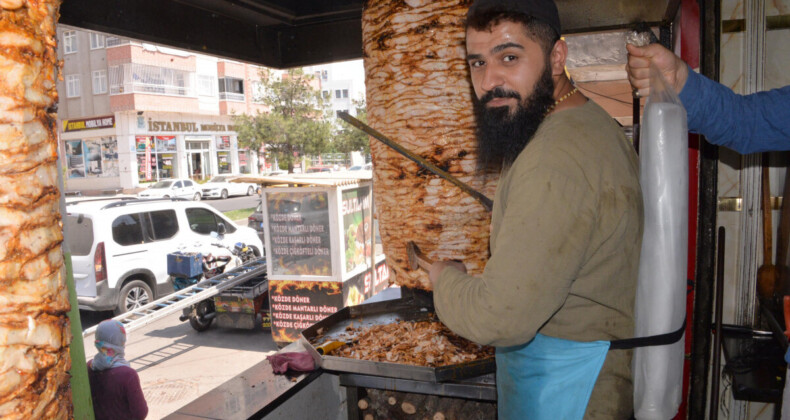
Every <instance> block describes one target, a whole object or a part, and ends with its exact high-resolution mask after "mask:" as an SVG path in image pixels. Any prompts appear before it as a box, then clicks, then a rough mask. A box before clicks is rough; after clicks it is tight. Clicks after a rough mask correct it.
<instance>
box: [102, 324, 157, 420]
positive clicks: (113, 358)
mask: <svg viewBox="0 0 790 420" xmlns="http://www.w3.org/2000/svg"><path fill="white" fill-rule="evenodd" d="M95 343H96V348H97V349H98V350H99V352H98V353H96V356H94V357H93V360H91V361H89V362H88V379H89V380H90V384H91V396H92V398H93V412H94V414H95V416H96V420H104V419H108V420H142V419H145V417H146V416H147V415H148V404H146V402H145V397H144V396H143V389H142V388H141V387H140V377H138V376H137V372H135V370H134V369H132V368H131V367H129V362H127V361H126V359H124V348H125V346H126V330H125V329H124V328H123V324H121V323H120V322H118V321H116V320H112V319H108V320H105V321H102V322H101V323H100V324H99V326H98V327H97V329H96V341H95Z"/></svg>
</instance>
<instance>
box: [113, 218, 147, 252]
mask: <svg viewBox="0 0 790 420" xmlns="http://www.w3.org/2000/svg"><path fill="white" fill-rule="evenodd" d="M112 239H113V240H114V241H115V242H117V243H118V245H137V244H142V243H144V241H143V224H142V222H141V220H140V214H124V215H123V216H118V218H116V219H115V220H113V221H112Z"/></svg>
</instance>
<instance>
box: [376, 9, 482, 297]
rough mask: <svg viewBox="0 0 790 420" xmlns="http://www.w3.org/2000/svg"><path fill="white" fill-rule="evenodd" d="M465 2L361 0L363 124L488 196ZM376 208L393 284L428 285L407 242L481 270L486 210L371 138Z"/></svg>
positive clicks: (477, 271) (473, 271)
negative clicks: (477, 127) (479, 149)
mask: <svg viewBox="0 0 790 420" xmlns="http://www.w3.org/2000/svg"><path fill="white" fill-rule="evenodd" d="M469 4H471V1H469V0H454V1H433V0H403V1H389V0H388V1H368V2H367V4H366V6H365V9H364V11H363V14H362V39H363V44H364V62H365V86H366V88H367V107H368V122H369V123H370V125H371V126H372V127H373V128H375V129H376V130H378V131H380V132H382V133H383V134H384V135H386V136H387V137H389V138H391V139H392V140H394V141H395V142H398V143H400V144H401V145H403V146H404V147H406V148H407V149H409V150H411V151H413V152H415V153H417V154H418V155H420V156H422V157H424V158H426V159H427V160H429V161H431V162H432V163H434V164H435V165H437V166H438V167H440V168H442V169H444V170H445V171H447V172H449V173H450V174H451V175H453V176H455V177H457V178H459V179H460V180H461V181H463V182H465V183H466V184H468V185H470V186H471V187H472V188H474V189H476V190H478V191H480V192H482V193H483V194H485V195H486V196H488V197H489V198H493V196H494V189H495V187H496V185H495V183H496V178H497V176H496V175H495V174H491V173H484V172H481V171H478V170H477V166H476V159H477V154H476V141H475V134H474V128H475V125H474V114H473V111H472V88H471V84H470V79H469V72H468V68H467V64H466V60H465V58H464V55H465V37H466V33H465V27H464V20H465V18H466V12H467V10H468V8H469ZM370 149H371V155H372V158H373V168H374V170H373V181H374V187H375V205H376V215H377V218H378V221H379V226H380V231H381V239H382V242H383V245H384V252H385V253H386V255H387V264H388V265H389V267H390V269H391V270H392V273H394V279H395V282H396V283H397V284H399V285H402V286H408V287H415V288H422V289H426V290H430V289H431V287H430V282H429V281H428V275H427V273H426V272H425V271H423V270H412V269H411V268H410V267H409V259H408V254H407V250H406V244H407V243H408V242H409V241H414V242H415V243H416V244H417V246H418V247H419V248H420V250H421V251H422V252H423V253H425V254H426V255H427V256H428V257H429V258H430V259H432V260H460V261H463V262H464V264H465V265H466V268H467V270H468V272H469V273H470V274H480V273H482V271H483V267H484V266H485V262H486V260H488V238H489V222H490V219H489V214H488V212H487V211H486V210H485V209H484V208H483V206H482V205H481V204H480V203H479V202H478V201H476V200H475V199H474V198H472V197H471V196H469V195H467V194H466V193H464V192H463V191H461V190H460V189H459V188H458V187H456V186H454V185H453V184H451V183H449V182H447V181H445V180H442V179H440V178H439V177H437V176H435V175H433V174H431V173H429V172H427V171H425V170H423V169H420V168H419V167H418V166H417V165H416V164H415V163H413V162H411V161H410V160H407V159H406V158H405V157H403V156H401V155H399V154H398V153H396V152H394V151H393V150H391V149H389V148H388V147H387V146H385V145H384V144H382V143H380V142H378V141H376V140H371V144H370Z"/></svg>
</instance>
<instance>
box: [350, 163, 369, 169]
mask: <svg viewBox="0 0 790 420" xmlns="http://www.w3.org/2000/svg"><path fill="white" fill-rule="evenodd" d="M372 169H373V164H372V163H366V164H364V165H354V166H352V167H350V168H348V170H349V171H362V170H365V171H370V170H372Z"/></svg>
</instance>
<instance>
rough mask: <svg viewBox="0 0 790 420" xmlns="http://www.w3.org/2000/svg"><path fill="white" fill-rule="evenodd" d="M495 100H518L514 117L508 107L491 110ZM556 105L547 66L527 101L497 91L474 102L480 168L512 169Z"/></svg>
mask: <svg viewBox="0 0 790 420" xmlns="http://www.w3.org/2000/svg"><path fill="white" fill-rule="evenodd" d="M494 98H515V99H516V101H517V103H516V109H515V112H514V114H513V115H511V114H510V108H509V107H507V106H500V107H493V108H489V107H487V106H486V104H487V103H488V102H489V101H491V100H492V99H494ZM552 104H554V80H552V78H551V68H550V67H549V66H548V65H547V66H546V69H545V70H544V71H543V74H542V75H541V77H540V79H539V80H538V81H537V82H536V83H535V88H534V89H533V91H532V94H531V95H530V96H529V98H527V100H526V101H522V100H521V95H519V94H518V92H516V91H512V90H505V89H502V88H499V87H498V88H495V89H494V90H492V91H489V92H488V93H486V94H485V95H484V96H483V97H482V98H480V99H477V98H475V100H474V112H475V119H476V120H477V130H476V134H477V164H478V167H479V168H480V169H483V170H494V171H498V170H501V169H502V168H507V167H509V166H510V165H511V164H512V163H513V161H515V160H516V158H517V157H518V155H519V153H521V151H522V150H524V148H525V147H526V146H527V143H529V141H530V140H532V136H534V135H535V132H536V131H537V130H538V127H539V126H540V123H541V122H543V119H544V118H545V113H546V110H548V109H549V107H550V106H551V105H552Z"/></svg>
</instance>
